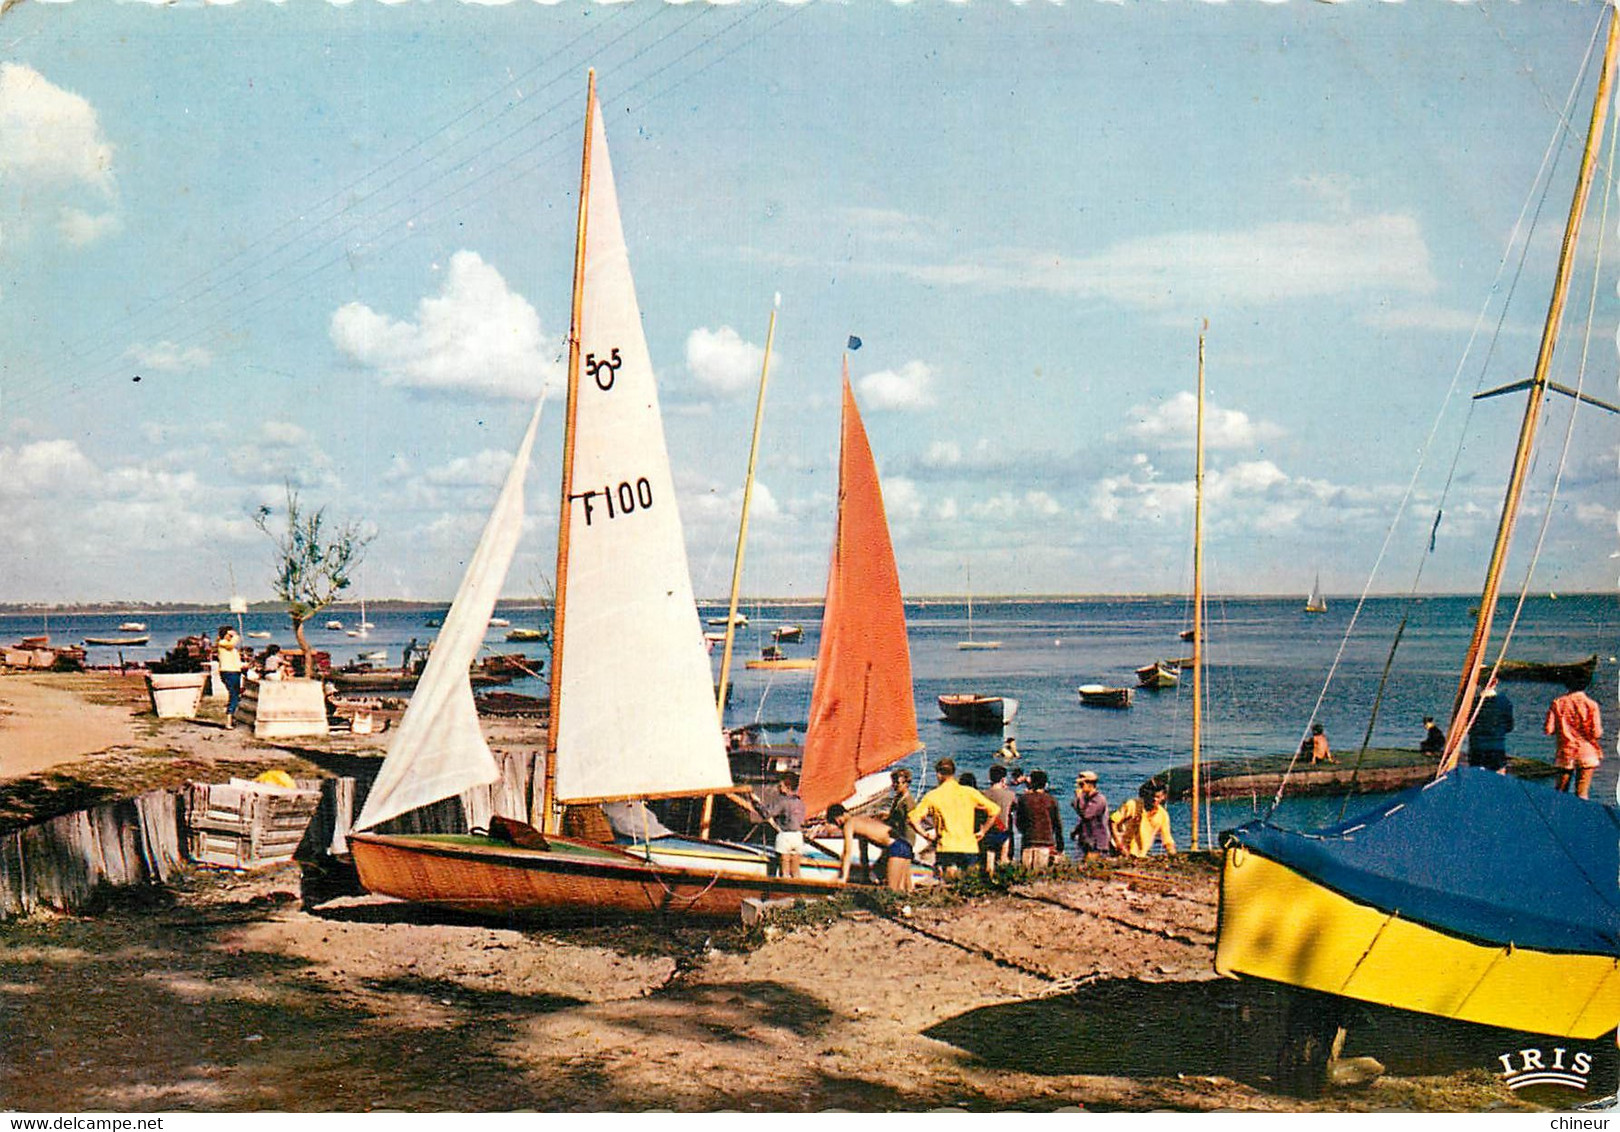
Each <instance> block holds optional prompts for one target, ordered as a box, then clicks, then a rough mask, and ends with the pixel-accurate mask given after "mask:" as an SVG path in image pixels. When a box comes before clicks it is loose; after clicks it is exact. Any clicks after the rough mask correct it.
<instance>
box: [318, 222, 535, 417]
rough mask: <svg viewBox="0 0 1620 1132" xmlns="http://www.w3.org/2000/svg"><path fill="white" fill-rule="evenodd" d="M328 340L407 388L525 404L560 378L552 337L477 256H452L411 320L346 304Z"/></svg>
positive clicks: (336, 315) (337, 314) (524, 302)
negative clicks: (436, 291) (434, 290)
mask: <svg viewBox="0 0 1620 1132" xmlns="http://www.w3.org/2000/svg"><path fill="white" fill-rule="evenodd" d="M331 335H332V341H333V343H334V344H335V345H336V346H337V348H338V349H339V350H340V351H342V352H343V353H344V354H345V355H347V356H348V357H350V358H351V359H353V360H354V361H355V362H357V363H358V364H360V365H362V366H365V367H367V368H370V369H373V370H376V371H377V372H378V373H379V374H380V375H381V376H382V378H383V380H384V381H385V382H387V383H389V384H393V385H402V386H406V387H409V388H412V389H418V390H424V391H433V392H440V393H469V394H474V395H479V396H486V397H512V398H525V399H527V398H533V397H537V396H538V395H539V393H540V388H541V383H542V382H545V381H555V380H556V379H558V378H559V377H560V374H561V367H560V366H559V364H558V363H557V360H556V355H557V354H558V352H559V345H558V340H557V339H555V338H552V339H547V338H546V337H545V336H544V335H543V334H542V333H541V328H540V316H539V315H538V314H536V313H535V310H534V308H533V307H532V306H530V305H529V303H528V301H527V300H526V299H524V298H523V297H522V296H521V295H518V294H516V293H515V292H513V291H512V290H510V289H509V288H508V287H507V285H506V280H505V279H503V278H502V277H501V274H500V272H499V271H497V270H496V269H495V268H494V267H492V266H490V265H489V264H487V263H485V262H484V261H483V259H482V258H480V257H479V256H478V254H477V253H476V252H470V251H459V252H457V253H456V254H455V255H453V256H451V257H450V267H449V271H448V273H447V275H446V277H445V280H444V287H443V289H442V290H441V291H440V293H439V294H438V295H437V296H433V297H429V298H425V299H423V300H421V302H419V303H418V304H417V308H416V321H415V322H396V321H393V320H391V319H389V318H388V317H386V316H385V315H381V314H378V313H377V312H376V311H373V310H372V309H371V308H370V307H367V306H365V305H364V304H362V303H349V304H347V305H346V306H343V307H340V308H339V309H338V310H337V311H336V312H335V313H334V314H333V315H332V326H331Z"/></svg>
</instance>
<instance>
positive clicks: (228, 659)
mask: <svg viewBox="0 0 1620 1132" xmlns="http://www.w3.org/2000/svg"><path fill="white" fill-rule="evenodd" d="M217 640H218V643H217V644H216V645H215V646H214V658H215V659H216V660H218V661H219V678H220V680H221V681H222V682H223V683H224V685H225V692H226V695H227V696H228V697H229V698H228V700H227V702H226V704H225V726H226V727H235V726H236V705H237V704H238V703H240V702H241V700H242V638H241V637H239V636H237V635H236V630H235V629H233V628H231V627H230V626H229V625H221V626H220V627H219V637H218V638H217Z"/></svg>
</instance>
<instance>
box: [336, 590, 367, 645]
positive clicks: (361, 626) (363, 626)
mask: <svg viewBox="0 0 1620 1132" xmlns="http://www.w3.org/2000/svg"><path fill="white" fill-rule="evenodd" d="M376 627H377V626H376V625H375V624H373V623H372V622H370V621H367V620H366V599H365V598H363V597H362V598H361V599H360V621H359V623H357V624H356V625H355V627H354V628H352V629H350V630H349V632H348V635H349V636H351V637H359V638H360V639H361V640H364V639H365V638H367V637H369V636H371V631H372V630H373V629H375V628H376ZM328 628H330V626H328Z"/></svg>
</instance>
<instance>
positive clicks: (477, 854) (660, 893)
mask: <svg viewBox="0 0 1620 1132" xmlns="http://www.w3.org/2000/svg"><path fill="white" fill-rule="evenodd" d="M539 419H540V408H539V407H538V406H537V407H536V408H535V410H534V414H533V416H532V417H531V419H530V421H529V427H528V430H527V431H526V433H525V434H524V437H523V440H522V443H520V444H519V446H518V451H517V455H516V457H515V459H514V460H513V464H512V469H511V471H510V472H509V473H508V475H507V478H506V482H505V484H504V486H503V487H502V489H501V493H500V496H499V498H498V499H497V501H496V504H495V508H494V511H493V512H492V514H491V516H490V519H489V521H488V523H487V524H486V526H485V529H484V533H483V536H482V537H481V538H480V540H479V544H478V547H477V549H476V550H475V551H474V554H473V557H472V559H471V561H470V562H469V564H468V568H467V572H466V576H465V577H464V578H463V579H462V582H461V586H460V588H459V589H458V591H457V594H456V598H455V602H454V603H453V604H452V606H451V609H450V612H449V613H448V614H447V615H446V616H445V619H444V626H443V627H442V629H441V630H440V633H439V637H438V640H437V642H436V644H435V646H434V649H433V651H432V653H431V654H430V656H429V660H428V665H427V668H426V670H425V671H424V673H423V675H422V679H421V682H420V683H419V684H418V686H417V689H416V693H415V695H413V696H412V698H411V702H410V706H409V708H408V709H407V711H406V713H405V716H404V718H402V719H401V721H400V724H399V727H398V729H397V730H396V732H395V737H394V740H393V742H392V743H391V744H390V746H389V751H388V755H387V758H386V759H385V760H384V763H383V766H382V768H381V770H380V771H379V773H378V776H377V780H376V782H375V783H374V785H373V787H372V789H371V792H370V794H369V795H368V797H367V798H366V801H365V805H364V807H363V809H362V811H361V815H360V818H359V820H358V821H357V823H356V828H357V829H361V830H374V829H375V828H376V827H377V826H378V825H380V824H381V823H383V822H385V821H388V820H389V819H391V818H396V817H399V816H400V815H403V814H405V813H407V812H408V811H410V810H413V809H416V808H418V807H420V806H424V805H427V804H430V803H432V802H435V801H438V800H440V799H444V798H448V797H452V796H455V795H457V794H461V793H462V792H463V791H465V790H467V789H469V788H470V787H473V786H477V785H480V784H487V783H490V782H493V781H495V779H496V778H497V776H498V772H497V768H496V765H495V762H494V759H493V757H492V756H491V754H490V752H489V748H488V745H487V744H486V743H485V741H484V737H483V734H482V732H481V730H480V728H479V725H478V719H477V714H476V709H475V707H474V703H473V697H472V689H471V686H470V684H469V682H468V680H467V667H468V664H469V663H470V662H471V660H472V658H473V657H474V656H476V654H477V651H478V649H479V647H480V646H481V645H482V642H483V638H484V634H485V631H486V629H487V626H488V625H489V624H490V614H491V613H492V612H493V610H494V608H495V601H496V598H497V596H498V594H499V590H500V587H501V584H502V582H503V581H504V579H505V575H506V571H507V568H508V566H509V565H510V562H511V557H512V554H513V551H514V549H515V547H516V544H517V539H518V534H519V531H520V528H521V521H522V512H523V479H524V474H525V472H526V470H527V466H528V462H529V455H530V451H531V449H532V447H533V443H534V436H535V431H536V429H537V428H538V425H539ZM563 449H564V455H563V468H562V491H561V506H560V514H559V526H558V536H557V572H556V602H555V606H554V624H553V628H552V670H551V722H550V727H549V729H548V735H547V741H546V769H545V778H544V782H543V784H542V788H541V799H540V803H539V807H538V811H537V814H536V815H534V816H535V819H536V824H538V826H539V828H534V827H533V826H532V825H529V824H525V823H523V822H520V821H513V820H510V819H505V818H498V817H496V816H495V815H488V814H469V815H468V817H469V824H471V825H472V826H473V827H474V829H475V832H473V833H471V834H461V835H451V836H433V835H423V834H401V833H379V832H363V833H357V834H355V835H354V836H353V837H352V838H351V839H350V843H351V846H352V849H353V853H354V861H355V865H356V867H357V869H358V871H359V874H360V880H361V883H362V884H363V885H364V886H365V887H366V888H367V889H369V890H370V891H372V892H377V893H382V894H385V895H390V896H396V897H400V898H403V899H406V900H411V901H416V902H421V903H427V904H432V905H435V906H440V907H448V908H454V909H461V910H470V911H476V912H485V913H502V914H511V913H525V912H533V913H540V914H552V915H558V914H561V915H580V914H585V915H596V914H601V913H647V912H659V913H670V914H676V913H679V914H684V915H689V916H735V915H736V914H737V913H738V911H739V909H740V907H741V904H742V901H743V900H745V899H748V898H769V897H773V896H814V895H825V894H828V893H830V892H834V891H837V890H838V889H839V887H840V886H839V885H838V884H837V882H836V881H827V880H818V879H789V878H780V877H773V876H769V875H767V872H768V869H767V867H766V865H765V864H764V863H762V862H765V861H766V858H767V856H768V855H766V854H764V853H763V851H761V852H752V853H746V854H745V853H744V852H743V850H741V849H740V848H739V850H738V852H737V854H736V860H734V861H730V862H727V861H721V862H720V863H716V861H715V860H713V859H710V858H700V859H697V860H693V861H692V862H691V864H690V866H688V865H685V864H682V865H670V864H660V863H658V862H656V861H654V860H651V859H649V858H650V853H646V852H644V853H642V854H641V855H638V854H636V853H635V852H632V851H630V850H629V849H626V848H623V847H620V846H618V845H616V844H612V843H607V842H599V841H591V840H585V839H582V838H577V837H564V836H561V835H560V834H558V833H557V832H556V831H557V829H558V827H559V825H560V824H561V822H560V819H561V817H562V810H563V807H565V806H590V805H593V804H597V803H614V802H621V801H632V803H634V802H640V801H644V800H646V799H654V798H667V797H692V796H699V795H704V794H718V793H725V792H728V791H730V790H732V789H733V787H732V782H731V776H730V772H729V769H728V766H727V760H726V753H725V748H724V742H723V738H722V735H721V730H720V720H719V716H718V713H717V712H716V710H715V700H714V687H713V684H712V682H711V677H710V672H709V661H708V655H707V652H706V650H705V648H704V646H703V639H702V634H701V630H700V627H699V624H698V615H697V605H696V601H695V600H694V597H693V593H692V583H691V575H690V573H689V571H688V566H687V560H686V549H685V543H684V540H683V537H682V533H681V525H680V516H679V515H678V513H677V511H676V507H675V491H674V482H673V477H672V475H671V473H670V467H669V457H668V454H667V451H666V448H665V444H664V433H663V423H662V418H661V416H660V413H659V409H658V397H657V389H656V385H655V382H654V378H653V369H652V363H651V359H650V358H649V356H648V352H647V345H646V340H645V338H644V336H643V334H642V329H641V318H640V309H639V306H638V304H637V302H636V295H635V287H634V283H633V280H632V278H631V274H630V265H629V258H628V254H627V250H626V247H625V241H624V233H623V228H622V226H621V223H620V218H619V205H618V197H617V193H616V191H615V188H614V183H613V173H612V167H611V164H610V162H609V158H608V151H607V139H606V134H605V131H604V128H603V123H602V119H601V114H600V110H599V107H598V104H597V98H596V79H595V73H594V72H591V75H590V78H589V82H588V92H587V98H586V121H585V142H584V154H583V157H582V160H581V173H580V203H579V219H578V229H577V235H576V242H575V266H574V289H573V311H572V316H571V321H570V330H569V366H568V404H567V420H566V423H565V428H564V440H563ZM635 808H636V809H637V810H639V811H640V812H641V813H643V814H645V808H644V807H640V806H637V807H635ZM478 827H488V828H489V830H490V832H488V833H481V832H476V830H477V829H478ZM520 843H521V844H520ZM745 857H746V859H747V862H748V863H747V865H745V864H744V863H743V859H744V858H745ZM756 866H757V867H756Z"/></svg>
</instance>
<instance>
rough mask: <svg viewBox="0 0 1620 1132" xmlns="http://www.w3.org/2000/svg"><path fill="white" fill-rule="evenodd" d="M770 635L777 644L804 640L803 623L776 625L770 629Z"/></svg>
mask: <svg viewBox="0 0 1620 1132" xmlns="http://www.w3.org/2000/svg"><path fill="white" fill-rule="evenodd" d="M771 636H772V637H773V638H774V639H775V640H776V642H777V643H778V644H793V643H794V642H795V641H802V640H804V626H803V625H778V626H777V627H776V628H774V629H772V630H771Z"/></svg>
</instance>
